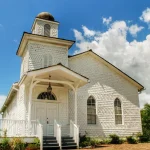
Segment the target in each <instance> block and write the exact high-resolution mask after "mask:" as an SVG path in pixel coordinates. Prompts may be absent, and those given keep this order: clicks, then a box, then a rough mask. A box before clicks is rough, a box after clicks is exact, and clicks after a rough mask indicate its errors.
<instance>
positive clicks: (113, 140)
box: [109, 134, 122, 144]
mask: <svg viewBox="0 0 150 150" xmlns="http://www.w3.org/2000/svg"><path fill="white" fill-rule="evenodd" d="M109 137H110V143H111V144H121V143H122V140H121V139H120V138H119V136H118V135H116V134H111V135H109Z"/></svg>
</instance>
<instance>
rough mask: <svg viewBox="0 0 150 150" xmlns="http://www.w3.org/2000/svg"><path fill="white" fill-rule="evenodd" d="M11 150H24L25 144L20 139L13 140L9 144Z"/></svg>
mask: <svg viewBox="0 0 150 150" xmlns="http://www.w3.org/2000/svg"><path fill="white" fill-rule="evenodd" d="M11 148H12V150H25V143H24V142H23V139H22V138H19V137H17V138H13V139H12V142H11Z"/></svg>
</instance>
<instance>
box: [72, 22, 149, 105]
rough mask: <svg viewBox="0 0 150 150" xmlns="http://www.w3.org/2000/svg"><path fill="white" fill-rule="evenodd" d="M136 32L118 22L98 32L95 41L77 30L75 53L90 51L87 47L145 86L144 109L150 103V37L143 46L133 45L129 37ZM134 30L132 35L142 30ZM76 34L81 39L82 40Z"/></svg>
mask: <svg viewBox="0 0 150 150" xmlns="http://www.w3.org/2000/svg"><path fill="white" fill-rule="evenodd" d="M132 28H133V27H132ZM132 28H130V27H128V26H127V24H126V22H125V21H115V22H112V24H111V25H110V26H109V28H108V30H107V31H105V32H101V31H95V32H96V33H95V34H94V36H93V38H92V39H91V38H88V37H87V36H85V35H86V34H85V30H83V31H77V30H74V31H75V32H74V34H75V37H76V40H77V42H76V48H77V49H76V51H75V53H80V52H83V51H86V50H87V47H90V48H91V49H93V51H94V52H96V53H97V54H99V55H100V56H102V57H104V58H105V59H106V60H108V61H109V62H111V63H112V64H114V65H115V66H117V67H118V68H120V69H121V70H123V71H124V72H126V73H127V74H129V75H130V76H131V77H133V78H134V79H136V80H137V81H139V82H140V83H141V84H143V85H144V86H145V88H146V91H143V94H141V95H140V104H141V107H142V106H143V104H144V103H145V102H148V101H150V98H149V97H150V85H149V83H150V65H149V64H150V59H149V58H150V50H149V47H150V34H149V35H147V36H146V39H145V40H143V41H141V42H138V41H136V40H133V41H130V42H129V41H128V40H127V34H128V31H129V32H131V29H132ZM86 29H87V30H88V32H89V33H90V31H89V30H90V29H88V28H87V27H86ZM133 30H134V32H133ZM133 30H132V34H136V33H137V32H139V30H140V29H137V28H134V29H133ZM141 30H142V29H141ZM76 33H78V35H80V36H79V38H78V36H76V35H77V34H76ZM97 33H100V34H97Z"/></svg>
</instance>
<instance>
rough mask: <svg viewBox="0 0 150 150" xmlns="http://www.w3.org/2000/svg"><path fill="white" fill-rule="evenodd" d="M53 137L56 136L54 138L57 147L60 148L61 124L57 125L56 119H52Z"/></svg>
mask: <svg viewBox="0 0 150 150" xmlns="http://www.w3.org/2000/svg"><path fill="white" fill-rule="evenodd" d="M54 137H56V140H57V142H58V144H59V147H60V149H62V146H61V125H59V124H58V123H57V121H56V120H54Z"/></svg>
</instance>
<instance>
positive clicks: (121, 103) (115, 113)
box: [113, 97, 124, 126]
mask: <svg viewBox="0 0 150 150" xmlns="http://www.w3.org/2000/svg"><path fill="white" fill-rule="evenodd" d="M116 99H118V100H119V101H120V103H121V112H122V123H121V124H116V113H115V100H116ZM113 107H114V124H115V125H116V126H118V125H124V114H123V103H122V100H121V99H120V98H118V97H117V98H115V99H114V101H113Z"/></svg>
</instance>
